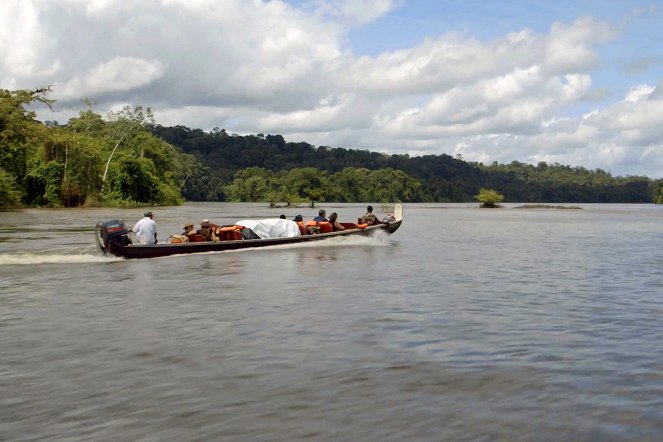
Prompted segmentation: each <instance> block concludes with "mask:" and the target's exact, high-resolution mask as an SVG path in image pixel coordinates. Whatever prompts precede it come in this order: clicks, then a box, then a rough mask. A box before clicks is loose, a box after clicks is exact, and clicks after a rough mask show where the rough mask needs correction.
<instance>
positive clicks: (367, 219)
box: [361, 206, 380, 226]
mask: <svg viewBox="0 0 663 442" xmlns="http://www.w3.org/2000/svg"><path fill="white" fill-rule="evenodd" d="M361 220H362V222H364V223H366V224H368V225H369V226H373V225H375V224H380V221H379V220H378V217H377V216H375V215H374V214H373V206H368V207H366V214H365V215H364V216H362V217H361Z"/></svg>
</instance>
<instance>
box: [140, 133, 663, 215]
mask: <svg viewBox="0 0 663 442" xmlns="http://www.w3.org/2000/svg"><path fill="white" fill-rule="evenodd" d="M153 133H154V134H155V135H157V136H159V137H160V138H162V139H163V140H165V141H167V142H169V143H171V144H173V145H174V146H177V147H178V148H180V149H181V150H182V151H183V152H185V153H188V154H191V155H194V156H195V157H196V158H198V159H199V160H200V161H201V163H202V164H204V165H205V167H207V168H208V169H209V170H208V172H209V173H206V174H204V175H203V176H204V177H205V179H206V180H207V181H206V182H205V183H200V184H196V185H191V186H187V188H185V189H184V197H185V198H187V199H190V200H197V199H201V200H208V199H214V198H218V199H230V200H241V201H256V200H281V201H286V200H289V198H288V195H287V192H285V195H284V194H283V193H284V192H280V191H279V190H278V189H279V188H282V187H283V186H282V184H283V181H284V180H285V181H286V182H287V181H289V180H292V178H291V177H290V178H289V177H288V175H289V174H288V173H287V172H288V171H290V175H292V174H293V173H295V172H296V169H298V168H304V169H306V170H307V171H308V173H309V174H311V177H313V176H315V180H316V181H317V182H319V183H322V184H321V185H320V186H319V187H320V194H318V195H316V196H319V197H320V198H321V199H322V200H328V201H340V202H343V201H384V198H387V197H388V196H391V197H392V198H394V197H395V198H396V199H397V200H400V201H430V202H463V201H473V199H474V197H475V195H477V193H478V192H479V189H480V188H491V189H495V190H497V191H499V192H500V193H501V194H503V195H504V196H505V201H507V202H548V203H650V202H657V203H663V180H651V179H649V178H647V177H644V176H628V177H613V176H612V175H611V174H609V173H608V172H606V171H603V170H601V169H596V170H588V169H585V168H583V167H571V166H566V165H561V164H546V163H544V162H541V163H539V164H537V165H536V166H534V165H531V164H524V163H520V162H517V161H513V162H511V163H509V164H497V163H492V164H490V165H484V164H481V163H472V162H465V161H463V160H462V159H460V158H453V157H451V156H449V155H445V154H442V155H426V156H419V157H410V156H409V155H386V154H382V153H377V152H369V151H367V150H352V149H344V148H331V147H326V146H319V147H314V146H312V145H310V144H308V143H303V142H298V143H292V142H286V141H285V140H284V138H283V137H282V136H281V135H266V136H265V135H263V134H257V135H247V136H240V135H234V134H228V133H227V132H226V131H225V130H223V129H221V130H220V129H213V130H212V131H210V132H205V131H203V130H200V129H190V128H188V127H184V126H175V127H163V126H159V125H157V126H155V127H154V130H153ZM296 173H301V172H296ZM251 181H252V182H254V187H253V188H251V185H250V184H248V183H249V182H251ZM228 182H231V185H230V186H224V185H223V183H228ZM324 183H327V184H324ZM285 187H286V188H287V187H288V186H287V185H286V186H285ZM381 188H382V189H381ZM380 190H384V192H383V193H382V194H380V193H379V191H380ZM376 192H378V193H377V194H376ZM300 195H301V196H304V195H303V194H302V193H301V192H300ZM392 200H393V199H392Z"/></svg>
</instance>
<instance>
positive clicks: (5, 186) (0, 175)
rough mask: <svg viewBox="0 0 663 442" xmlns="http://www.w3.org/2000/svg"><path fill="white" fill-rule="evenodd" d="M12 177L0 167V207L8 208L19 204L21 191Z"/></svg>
mask: <svg viewBox="0 0 663 442" xmlns="http://www.w3.org/2000/svg"><path fill="white" fill-rule="evenodd" d="M14 181H15V180H14V178H13V177H12V176H11V175H10V174H9V173H8V172H6V171H5V170H4V169H2V168H0V209H10V208H12V207H18V206H19V205H20V204H21V191H20V190H19V189H18V188H17V186H16V183H15V182H14Z"/></svg>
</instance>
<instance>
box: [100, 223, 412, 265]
mask: <svg viewBox="0 0 663 442" xmlns="http://www.w3.org/2000/svg"><path fill="white" fill-rule="evenodd" d="M402 222H403V220H398V221H393V222H390V223H386V224H379V225H375V226H368V227H366V228H364V229H348V230H343V231H340V232H331V233H317V234H312V235H302V236H295V237H290V238H269V239H240V240H231V241H219V242H212V241H208V242H191V243H181V244H169V243H165V244H152V245H142V244H130V245H121V244H119V243H117V242H114V241H108V242H107V243H106V244H105V247H102V246H101V245H100V248H101V249H102V252H104V253H106V254H111V255H115V256H119V257H123V258H127V259H134V258H158V257H160V256H169V255H184V254H190V253H205V252H220V251H225V250H239V249H250V248H257V247H269V246H276V245H282V244H297V243H304V242H310V241H322V240H325V239H329V238H339V237H346V236H371V235H374V234H376V233H377V232H385V233H387V234H391V233H394V232H395V231H396V230H398V228H399V227H400V226H401V223H402Z"/></svg>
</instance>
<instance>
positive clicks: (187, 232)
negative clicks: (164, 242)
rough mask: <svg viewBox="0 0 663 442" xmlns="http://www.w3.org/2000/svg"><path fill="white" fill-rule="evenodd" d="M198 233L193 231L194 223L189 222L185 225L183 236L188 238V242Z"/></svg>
mask: <svg viewBox="0 0 663 442" xmlns="http://www.w3.org/2000/svg"><path fill="white" fill-rule="evenodd" d="M195 234H196V231H195V230H193V223H192V222H191V221H188V222H186V223H184V232H182V236H186V237H187V240H190V239H191V235H195Z"/></svg>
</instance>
